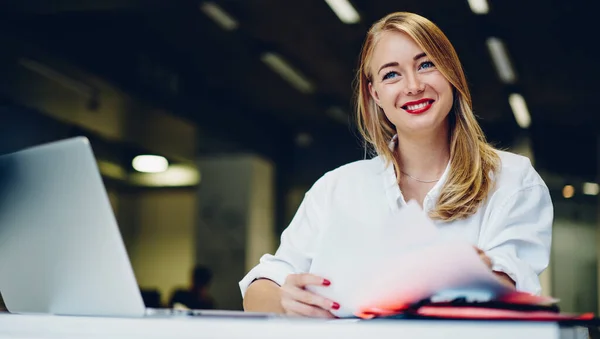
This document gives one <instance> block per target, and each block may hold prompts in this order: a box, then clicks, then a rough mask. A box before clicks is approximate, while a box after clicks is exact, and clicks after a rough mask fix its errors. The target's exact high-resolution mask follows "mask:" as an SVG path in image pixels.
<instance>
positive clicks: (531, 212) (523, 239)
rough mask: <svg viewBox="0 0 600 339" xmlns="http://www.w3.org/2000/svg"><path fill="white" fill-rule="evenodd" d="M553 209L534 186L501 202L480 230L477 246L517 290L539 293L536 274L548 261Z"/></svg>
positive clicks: (545, 191)
mask: <svg viewBox="0 0 600 339" xmlns="http://www.w3.org/2000/svg"><path fill="white" fill-rule="evenodd" d="M553 219H554V210H553V206H552V200H551V199H550V193H549V191H548V188H547V187H546V186H545V185H544V184H535V185H530V186H527V187H523V188H521V189H519V190H518V191H517V192H514V193H513V194H511V195H508V196H507V197H506V199H504V201H503V203H502V204H501V206H500V207H499V208H498V210H496V211H493V212H492V217H490V219H489V220H488V222H487V223H486V225H483V227H482V233H481V235H480V238H479V239H480V240H479V247H480V248H481V249H482V250H484V251H485V252H486V254H487V255H488V256H489V257H490V259H491V260H492V263H493V266H492V269H493V270H494V271H499V272H504V273H506V274H507V275H508V276H510V277H511V278H512V279H513V280H514V281H515V283H516V288H517V290H519V291H523V292H529V293H532V294H540V293H541V286H540V280H539V274H540V273H542V271H544V269H546V267H547V266H548V263H549V260H550V245H551V242H552V222H553Z"/></svg>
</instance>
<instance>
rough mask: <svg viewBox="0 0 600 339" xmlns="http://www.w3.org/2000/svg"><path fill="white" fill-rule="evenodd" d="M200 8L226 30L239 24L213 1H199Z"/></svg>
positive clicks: (231, 29) (230, 29) (232, 28)
mask: <svg viewBox="0 0 600 339" xmlns="http://www.w3.org/2000/svg"><path fill="white" fill-rule="evenodd" d="M200 10H201V11H202V12H204V14H206V15H207V16H208V17H209V18H211V19H212V20H213V21H214V22H216V23H217V24H218V25H219V26H221V28H223V29H224V30H226V31H233V30H234V29H236V28H237V27H238V26H239V25H238V22H237V21H236V20H235V19H234V18H233V17H232V16H231V15H229V13H227V12H225V10H223V9H222V8H221V7H219V6H218V5H217V4H215V3H214V2H203V3H201V4H200Z"/></svg>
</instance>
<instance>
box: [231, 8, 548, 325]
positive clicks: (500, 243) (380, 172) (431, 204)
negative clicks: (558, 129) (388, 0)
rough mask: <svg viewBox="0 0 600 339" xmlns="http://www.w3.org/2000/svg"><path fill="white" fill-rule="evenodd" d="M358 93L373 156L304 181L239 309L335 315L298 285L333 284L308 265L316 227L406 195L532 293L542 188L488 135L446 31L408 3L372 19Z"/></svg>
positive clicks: (352, 226)
mask: <svg viewBox="0 0 600 339" xmlns="http://www.w3.org/2000/svg"><path fill="white" fill-rule="evenodd" d="M356 97H357V122H358V127H359V130H360V131H361V134H362V136H363V138H364V141H365V144H366V146H368V147H369V148H370V149H371V150H373V151H374V153H376V154H375V155H376V156H375V157H374V158H372V159H369V160H361V161H356V162H353V163H350V164H347V165H344V166H341V167H339V168H337V169H335V170H333V171H330V172H328V173H326V174H325V175H324V176H323V177H321V178H320V179H319V180H318V181H317V182H316V183H315V184H314V185H313V186H312V187H311V189H310V190H309V191H308V192H307V193H306V195H305V197H304V200H303V201H302V204H301V205H300V207H299V209H298V211H297V213H296V215H295V216H294V218H293V220H292V222H291V224H290V225H289V226H288V227H287V228H286V230H285V231H284V232H283V234H282V236H281V244H280V246H279V248H278V250H277V252H276V253H275V255H270V254H265V255H264V256H263V257H262V258H261V260H260V262H259V263H258V265H256V266H255V267H254V268H253V269H252V270H251V271H250V272H248V274H247V275H246V276H245V277H244V278H243V279H242V280H241V281H240V288H241V291H242V295H243V297H244V309H245V310H247V311H261V312H276V313H285V314H289V315H297V316H310V317H333V315H332V313H331V312H330V311H331V310H335V309H339V307H340V304H339V303H338V302H337V301H336V300H328V299H326V298H324V297H321V296H319V295H317V294H314V293H311V292H309V291H307V290H306V289H305V287H306V286H309V285H320V286H329V285H330V284H336V281H329V280H328V279H327V277H319V276H314V275H312V274H309V273H307V272H309V271H310V267H311V262H312V260H313V259H315V258H318V256H319V255H320V254H319V252H318V251H317V249H318V247H317V246H318V245H320V246H326V244H327V238H326V237H325V236H323V235H324V234H326V233H325V232H324V231H325V230H326V229H327V228H328V227H332V225H337V224H340V223H342V224H343V226H344V237H345V238H347V239H349V238H351V237H360V236H361V234H364V232H365V229H367V230H368V228H369V225H370V224H371V225H373V224H377V223H382V222H384V220H387V219H386V217H387V216H389V215H390V212H393V211H396V210H399V209H400V208H402V206H405V205H406V203H407V202H408V201H410V200H415V201H417V202H418V204H419V205H420V206H421V207H422V208H423V210H424V211H426V212H427V214H428V215H429V217H430V218H431V219H433V220H434V221H436V226H437V228H438V229H439V230H440V232H443V233H444V234H446V235H449V236H453V237H457V238H459V239H464V240H466V241H468V242H469V243H471V244H473V247H474V250H475V251H477V253H478V254H479V256H480V257H481V260H482V261H483V262H484V263H485V264H486V265H487V266H488V267H489V269H490V270H491V271H493V272H494V273H495V274H496V275H497V277H498V278H499V279H501V281H503V282H505V283H506V284H511V285H514V286H516V288H517V289H518V290H520V291H524V292H529V293H532V294H539V293H540V292H541V287H540V282H539V277H538V276H539V274H540V273H541V272H542V271H543V270H544V269H545V268H546V267H547V265H548V262H549V256H550V244H551V234H552V230H551V227H552V220H553V206H552V202H551V199H550V194H549V191H548V188H547V186H546V185H545V183H544V182H543V180H542V179H541V177H540V176H539V175H538V173H537V172H536V171H535V169H534V168H533V166H532V165H531V162H530V161H529V159H527V158H525V157H522V156H519V155H516V154H512V153H509V152H504V151H499V150H496V149H494V148H493V147H492V146H491V145H489V144H488V143H487V141H486V138H485V136H484V134H483V132H482V130H481V128H480V126H479V124H478V122H477V120H476V119H475V115H474V114H473V110H472V102H471V95H470V92H469V88H468V86H467V81H466V78H465V75H464V72H463V69H462V65H461V63H460V61H459V59H458V56H457V54H456V52H455V49H454V47H453V46H452V44H451V43H450V41H449V40H448V38H447V37H446V36H445V35H444V33H443V32H442V31H441V30H440V29H439V28H438V27H437V26H436V25H435V24H434V23H432V22H431V21H430V20H428V19H426V18H423V17H422V16H419V15H416V14H412V13H404V12H399V13H392V14H390V15H388V16H386V17H384V18H382V19H381V20H380V21H378V22H376V23H375V24H374V25H373V26H372V27H371V29H370V30H369V32H368V33H367V36H366V39H365V42H364V45H363V48H362V52H361V55H360V65H359V69H358V74H357V88H356ZM401 222H402V221H401V220H399V221H398V223H401ZM330 250H331V249H330Z"/></svg>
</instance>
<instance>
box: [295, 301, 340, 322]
mask: <svg viewBox="0 0 600 339" xmlns="http://www.w3.org/2000/svg"><path fill="white" fill-rule="evenodd" d="M283 306H284V309H285V310H286V312H287V313H288V314H289V315H295V316H302V317H310V318H335V316H334V315H333V314H331V312H329V311H327V310H324V309H322V308H320V307H317V306H312V305H307V304H303V303H301V302H299V301H296V300H287V301H286V303H285V305H283Z"/></svg>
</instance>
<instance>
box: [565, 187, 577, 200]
mask: <svg viewBox="0 0 600 339" xmlns="http://www.w3.org/2000/svg"><path fill="white" fill-rule="evenodd" d="M562 194H563V197H565V199H569V198H572V197H573V195H575V187H573V186H571V185H566V186H565V187H563V191H562Z"/></svg>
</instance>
